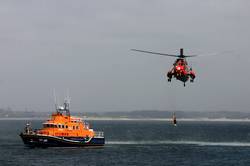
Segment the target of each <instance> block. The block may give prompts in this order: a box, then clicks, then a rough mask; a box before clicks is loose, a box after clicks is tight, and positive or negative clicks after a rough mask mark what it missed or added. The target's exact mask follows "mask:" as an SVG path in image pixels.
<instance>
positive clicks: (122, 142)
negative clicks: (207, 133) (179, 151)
mask: <svg viewBox="0 0 250 166" xmlns="http://www.w3.org/2000/svg"><path fill="white" fill-rule="evenodd" d="M106 144H108V145H162V144H165V145H171V144H172V145H198V146H249V147H250V142H203V141H168V140H166V141H106Z"/></svg>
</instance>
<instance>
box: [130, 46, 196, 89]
mask: <svg viewBox="0 0 250 166" xmlns="http://www.w3.org/2000/svg"><path fill="white" fill-rule="evenodd" d="M131 50H132V51H138V52H143V53H149V54H156V55H163V56H170V57H176V58H177V59H176V60H175V62H174V64H173V67H172V68H171V69H170V71H168V73H167V78H168V82H171V80H172V78H173V77H174V78H176V79H177V80H180V81H182V82H183V85H184V87H185V86H186V82H187V81H188V80H189V79H190V82H194V79H195V77H196V76H195V72H194V71H193V69H192V68H191V67H189V66H188V63H187V61H186V58H189V57H195V56H197V55H184V54H183V48H181V49H180V55H173V54H165V53H158V52H152V51H144V50H137V49H131Z"/></svg>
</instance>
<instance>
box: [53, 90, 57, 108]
mask: <svg viewBox="0 0 250 166" xmlns="http://www.w3.org/2000/svg"><path fill="white" fill-rule="evenodd" d="M53 95H54V102H55V107H56V110H57V108H58V106H57V100H56V90H55V88H54V89H53Z"/></svg>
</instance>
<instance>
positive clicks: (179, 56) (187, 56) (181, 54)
mask: <svg viewBox="0 0 250 166" xmlns="http://www.w3.org/2000/svg"><path fill="white" fill-rule="evenodd" d="M131 51H137V52H143V53H149V54H156V55H163V56H171V57H177V58H189V57H195V56H197V55H184V54H183V48H181V49H180V55H173V54H165V53H159V52H152V51H145V50H138V49H131Z"/></svg>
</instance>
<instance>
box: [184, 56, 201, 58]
mask: <svg viewBox="0 0 250 166" xmlns="http://www.w3.org/2000/svg"><path fill="white" fill-rule="evenodd" d="M183 56H184V58H191V57H196V56H198V55H183Z"/></svg>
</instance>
